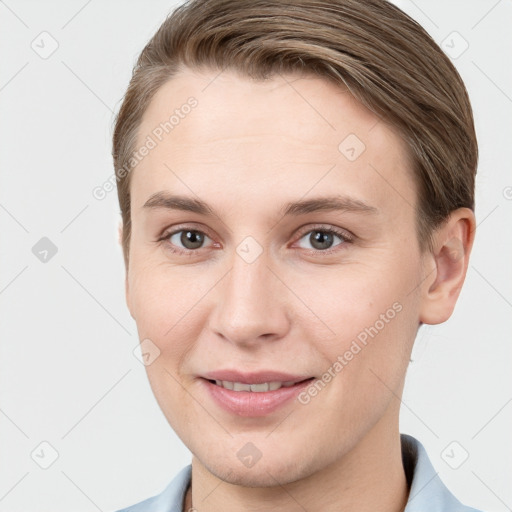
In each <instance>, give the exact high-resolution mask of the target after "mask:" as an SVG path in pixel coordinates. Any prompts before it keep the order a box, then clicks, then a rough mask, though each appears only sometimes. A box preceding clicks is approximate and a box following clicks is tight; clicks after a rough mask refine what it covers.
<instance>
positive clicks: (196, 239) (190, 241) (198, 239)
mask: <svg viewBox="0 0 512 512" xmlns="http://www.w3.org/2000/svg"><path fill="white" fill-rule="evenodd" d="M180 241H181V243H182V244H183V246H184V247H186V248H187V249H197V248H198V247H201V244H202V243H203V237H202V235H201V234H200V233H198V232H197V231H184V232H183V233H182V234H181V240H180Z"/></svg>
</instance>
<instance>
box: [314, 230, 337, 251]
mask: <svg viewBox="0 0 512 512" xmlns="http://www.w3.org/2000/svg"><path fill="white" fill-rule="evenodd" d="M309 238H310V242H311V245H312V246H313V247H314V248H315V249H328V248H329V247H330V246H331V245H332V242H333V236H332V233H325V232H324V231H313V233H311V235H310V237H309Z"/></svg>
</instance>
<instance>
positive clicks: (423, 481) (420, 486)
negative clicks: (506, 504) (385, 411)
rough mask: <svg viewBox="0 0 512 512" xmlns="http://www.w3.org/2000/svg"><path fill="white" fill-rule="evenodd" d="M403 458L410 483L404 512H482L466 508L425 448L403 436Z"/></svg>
mask: <svg viewBox="0 0 512 512" xmlns="http://www.w3.org/2000/svg"><path fill="white" fill-rule="evenodd" d="M401 440H402V458H403V464H404V468H405V470H406V473H408V470H409V475H408V480H410V491H409V499H408V500H407V505H406V507H405V510H404V512H424V511H425V510H430V511H431V512H482V511H481V510H477V509H475V508H471V507H468V506H466V505H464V504H462V503H461V502H460V501H459V500H458V499H457V498H456V497H455V496H454V495H453V494H452V493H451V492H450V491H449V489H448V488H447V487H446V485H445V484H444V483H443V481H442V480H441V478H440V477H439V475H438V472H437V471H436V470H435V469H434V467H433V466H432V463H431V462H430V459H429V457H428V455H427V452H426V450H425V448H424V446H423V445H422V444H421V443H420V442H419V441H418V440H417V439H415V438H414V437H412V436H409V435H406V434H401Z"/></svg>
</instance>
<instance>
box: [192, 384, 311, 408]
mask: <svg viewBox="0 0 512 512" xmlns="http://www.w3.org/2000/svg"><path fill="white" fill-rule="evenodd" d="M201 380H202V381H203V382H204V384H205V386H206V388H207V389H208V391H209V392H210V396H211V397H212V398H213V400H214V401H215V402H216V403H217V404H218V405H220V407H222V408H223V409H224V410H226V411H228V412H231V413H233V414H237V415H238V416H252V417H257V416H266V415H267V414H270V413H272V412H274V411H275V410H277V409H278V408H279V407H282V406H283V405H284V404H285V403H287V402H289V401H291V400H293V399H294V398H295V397H296V396H297V395H298V394H299V393H300V392H301V391H302V390H303V389H304V388H306V387H307V386H308V385H309V384H311V382H312V379H309V380H306V381H303V382H299V383H297V384H294V385H293V386H290V387H287V388H285V387H281V388H279V389H276V390H274V391H262V392H254V391H232V390H230V389H226V388H223V387H222V386H217V384H213V383H212V382H210V381H209V380H206V379H201Z"/></svg>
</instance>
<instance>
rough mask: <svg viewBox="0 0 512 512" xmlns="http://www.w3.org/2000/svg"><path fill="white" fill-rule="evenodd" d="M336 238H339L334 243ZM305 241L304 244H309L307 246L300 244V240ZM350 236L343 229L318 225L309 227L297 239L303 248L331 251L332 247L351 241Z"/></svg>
mask: <svg viewBox="0 0 512 512" xmlns="http://www.w3.org/2000/svg"><path fill="white" fill-rule="evenodd" d="M336 239H338V240H339V242H338V243H335V241H336ZM303 240H304V241H305V243H306V244H309V247H308V246H307V245H306V246H303V245H302V246H301V245H300V243H301V241H303ZM351 241H352V238H351V237H350V235H349V234H348V233H346V232H344V231H341V230H338V229H334V228H324V227H318V228H315V229H312V230H311V229H310V230H309V231H307V232H306V233H305V234H304V235H303V236H302V237H301V238H300V240H299V242H298V243H299V246H301V247H302V248H303V249H309V250H314V251H321V252H331V249H333V247H337V246H338V245H342V244H344V243H346V242H351Z"/></svg>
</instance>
